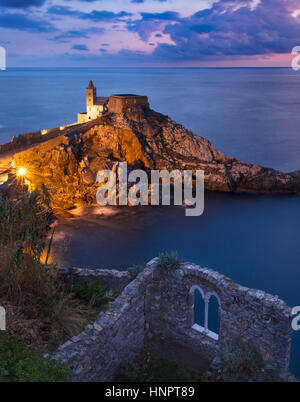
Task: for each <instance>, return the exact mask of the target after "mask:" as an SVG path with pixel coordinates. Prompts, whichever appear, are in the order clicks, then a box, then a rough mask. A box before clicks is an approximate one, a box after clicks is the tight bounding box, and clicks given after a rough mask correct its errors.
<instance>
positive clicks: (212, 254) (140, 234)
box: [0, 68, 300, 378]
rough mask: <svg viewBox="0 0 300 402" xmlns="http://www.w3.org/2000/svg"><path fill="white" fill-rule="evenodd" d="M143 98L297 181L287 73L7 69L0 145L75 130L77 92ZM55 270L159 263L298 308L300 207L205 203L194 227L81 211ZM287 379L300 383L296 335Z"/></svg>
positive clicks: (296, 113) (178, 217)
mask: <svg viewBox="0 0 300 402" xmlns="http://www.w3.org/2000/svg"><path fill="white" fill-rule="evenodd" d="M91 79H92V80H93V81H94V84H95V86H96V87H97V89H98V96H108V95H110V94H115V93H135V94H139V95H147V96H148V97H149V102H150V105H151V108H152V109H154V110H156V111H159V112H161V113H164V114H166V115H168V116H170V117H171V118H172V119H173V120H175V121H176V122H178V123H182V124H184V125H185V127H186V128H189V129H191V130H192V131H193V132H194V133H195V134H197V135H200V136H203V137H205V138H207V139H208V140H210V141H211V142H212V143H213V144H214V145H215V147H216V148H217V149H218V150H219V151H221V152H223V153H225V154H226V155H228V156H233V157H235V158H237V159H240V160H242V161H246V162H251V163H255V164H259V165H262V166H265V167H270V168H274V169H280V170H282V171H284V172H290V171H293V170H300V71H299V72H296V71H293V70H292V69H289V68H224V69H223V68H31V69H29V68H27V69H23V68H10V69H7V70H6V71H0V143H3V142H6V141H9V140H10V139H11V137H12V136H14V135H18V134H20V133H26V132H29V131H36V130H40V129H47V128H53V127H58V126H60V125H65V124H67V123H73V122H75V121H76V118H77V113H78V112H83V111H85V88H86V87H87V85H88V83H89V80H91ZM53 249H54V251H53V255H52V260H53V261H54V262H57V263H58V264H60V265H64V266H77V267H88V268H107V269H111V268H114V269H120V270H124V269H127V268H128V267H129V266H132V265H134V264H143V263H145V262H146V261H149V260H150V259H152V258H153V257H155V256H157V255H158V254H159V253H161V252H166V251H168V252H169V251H172V250H176V251H178V254H179V255H180V256H181V257H182V258H183V259H185V260H188V261H191V262H195V263H198V264H200V265H202V266H206V267H210V268H213V269H215V270H217V271H219V272H221V273H223V274H225V275H227V276H229V277H230V278H232V279H233V280H234V281H236V282H238V283H240V284H242V285H244V286H248V287H253V288H257V289H262V290H265V291H267V292H269V293H272V294H275V295H278V296H279V297H280V298H282V299H283V300H285V301H286V302H287V304H288V305H290V306H298V305H300V196H299V195H268V196H266V195H242V194H224V193H209V192H206V193H205V209H204V213H203V215H202V216H199V217H186V216H185V210H184V208H182V207H172V206H170V207H150V206H149V207H137V208H127V207H120V208H114V207H109V208H102V207H100V206H96V205H95V206H86V207H78V208H77V209H76V210H75V211H74V212H73V216H72V218H60V219H59V221H58V223H57V228H56V232H55V238H54V248H53ZM291 356H292V357H291V370H292V372H293V373H294V374H295V375H296V376H298V378H300V331H299V332H296V331H294V333H293V342H292V354H291Z"/></svg>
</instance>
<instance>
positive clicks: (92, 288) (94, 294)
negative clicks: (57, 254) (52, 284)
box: [71, 280, 109, 308]
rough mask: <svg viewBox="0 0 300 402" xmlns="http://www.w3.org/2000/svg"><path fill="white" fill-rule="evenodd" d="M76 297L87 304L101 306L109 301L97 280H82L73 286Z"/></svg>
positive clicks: (72, 289)
mask: <svg viewBox="0 0 300 402" xmlns="http://www.w3.org/2000/svg"><path fill="white" fill-rule="evenodd" d="M71 291H72V293H74V295H75V297H76V298H77V299H78V300H80V301H81V302H82V303H84V304H86V305H90V306H93V307H98V308H101V307H103V306H104V305H105V304H107V302H108V301H109V299H108V297H106V295H105V293H104V292H103V290H102V288H101V286H100V285H99V283H97V282H93V281H87V280H82V281H79V282H78V283H76V285H73V286H72V287H71Z"/></svg>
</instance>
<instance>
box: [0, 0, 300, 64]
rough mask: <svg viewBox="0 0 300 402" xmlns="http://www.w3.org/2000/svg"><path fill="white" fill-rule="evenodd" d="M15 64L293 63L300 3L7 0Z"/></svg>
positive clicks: (1, 3) (5, 28) (4, 32)
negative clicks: (292, 52) (292, 54)
mask: <svg viewBox="0 0 300 402" xmlns="http://www.w3.org/2000/svg"><path fill="white" fill-rule="evenodd" d="M0 45H1V46H4V47H5V48H6V50H7V64H8V67H9V66H17V67H18V66H33V67H34V66H37V67H38V66H74V67H76V66H78V67H80V66H91V67H94V66H99V67H101V66H116V67H119V66H132V67H134V66H166V67H167V66H178V67H184V66H186V67H188V66H289V65H290V62H291V58H292V56H291V54H290V53H291V50H292V48H293V47H294V46H300V0H244V1H242V0H188V1H187V0H185V1H184V0H0Z"/></svg>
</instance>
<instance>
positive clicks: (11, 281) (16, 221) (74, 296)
mask: <svg viewBox="0 0 300 402" xmlns="http://www.w3.org/2000/svg"><path fill="white" fill-rule="evenodd" d="M49 201H50V196H49V194H48V191H47V189H46V188H45V187H43V186H42V188H41V190H40V191H37V190H36V191H33V192H31V193H30V192H27V190H26V188H25V187H24V188H22V191H19V192H18V193H17V194H16V195H15V198H14V199H9V198H5V197H2V196H0V260H1V264H0V305H1V306H3V307H4V308H5V310H6V323H7V330H6V331H5V337H4V335H3V334H1V341H0V381H1V380H2V378H3V381H4V380H5V381H59V380H64V379H65V371H63V370H62V368H61V367H60V366H59V365H53V363H51V362H47V363H44V361H43V359H42V358H41V357H39V356H42V355H43V354H44V353H46V352H53V351H54V350H56V348H57V347H58V346H59V345H60V344H62V343H63V342H65V341H66V340H67V339H69V338H70V337H72V336H74V335H77V334H78V333H79V332H81V331H82V330H83V328H84V327H85V325H87V324H88V323H89V322H91V321H93V320H94V319H95V318H96V316H97V314H98V312H99V308H98V307H99V306H101V307H102V308H103V304H104V303H106V302H107V298H106V297H105V295H104V293H103V292H102V290H101V288H100V286H99V285H97V284H94V283H84V284H82V283H81V284H78V286H77V287H74V289H73V290H70V289H69V288H68V287H67V286H66V285H65V284H64V282H63V281H62V278H61V277H60V276H59V273H58V270H57V269H56V267H55V266H52V267H47V268H46V267H45V266H44V265H43V264H42V258H43V256H46V260H47V257H48V256H49V253H50V248H51V243H52V240H53V233H54V231H53V232H52V235H51V238H50V241H48V240H47V236H48V234H49V229H50V227H49V218H50V216H51V209H50V207H49Z"/></svg>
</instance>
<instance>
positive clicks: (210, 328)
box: [189, 286, 220, 341]
mask: <svg viewBox="0 0 300 402" xmlns="http://www.w3.org/2000/svg"><path fill="white" fill-rule="evenodd" d="M189 298H190V310H189V317H190V318H189V322H190V323H191V326H192V328H193V329H194V330H196V331H198V332H201V333H204V334H205V335H207V336H209V337H210V338H212V339H214V340H216V341H217V340H218V339H219V335H218V333H219V306H220V300H219V297H218V296H217V295H216V294H214V293H210V292H209V293H204V292H203V290H202V289H201V288H200V287H199V286H193V287H192V288H191V289H190V293H189Z"/></svg>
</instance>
